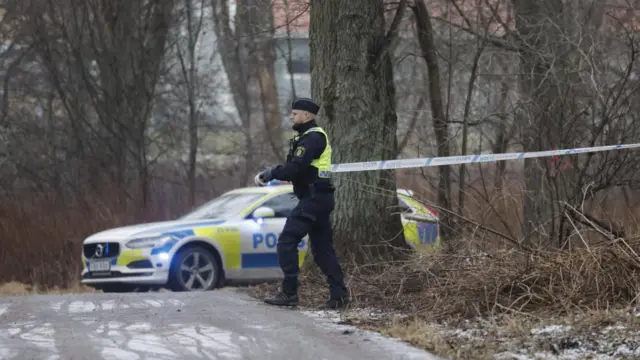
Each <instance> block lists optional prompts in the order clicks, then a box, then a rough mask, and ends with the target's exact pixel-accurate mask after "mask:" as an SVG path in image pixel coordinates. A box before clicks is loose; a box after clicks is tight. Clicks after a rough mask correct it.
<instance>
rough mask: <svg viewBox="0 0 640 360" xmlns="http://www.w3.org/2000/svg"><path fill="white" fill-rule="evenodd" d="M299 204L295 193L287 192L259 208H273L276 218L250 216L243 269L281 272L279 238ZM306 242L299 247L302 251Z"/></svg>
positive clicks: (244, 243)
mask: <svg viewBox="0 0 640 360" xmlns="http://www.w3.org/2000/svg"><path fill="white" fill-rule="evenodd" d="M297 204H298V199H297V198H296V197H295V195H294V194H293V192H286V193H282V194H279V195H276V196H274V197H272V198H270V199H268V200H266V201H265V202H264V203H262V204H261V205H260V206H259V207H269V208H271V209H272V210H273V211H274V213H275V216H274V217H270V218H253V216H252V215H250V219H248V220H247V221H248V222H252V223H251V224H249V225H248V227H247V229H249V231H248V232H247V233H246V235H245V236H246V238H245V239H244V241H243V244H242V246H243V249H242V268H243V269H260V270H269V269H273V270H280V265H279V264H278V254H277V250H278V249H277V244H278V237H279V236H280V233H281V232H282V229H283V228H284V224H285V222H286V221H287V216H289V214H290V213H291V211H292V210H293V208H295V206H296V205H297ZM305 247H306V241H304V240H303V242H302V243H301V244H300V245H299V246H298V248H299V249H300V250H304V249H305Z"/></svg>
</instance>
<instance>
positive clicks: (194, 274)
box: [169, 245, 221, 291]
mask: <svg viewBox="0 0 640 360" xmlns="http://www.w3.org/2000/svg"><path fill="white" fill-rule="evenodd" d="M196 259H197V260H196ZM196 262H197V263H196ZM188 269H190V270H188ZM220 269H221V264H220V261H218V259H217V257H216V256H214V255H213V254H212V253H211V251H209V250H208V249H206V248H204V247H202V246H199V245H195V246H187V247H185V248H183V249H181V250H180V251H178V253H177V254H176V255H175V257H174V261H172V264H171V268H170V270H169V288H170V289H171V290H172V291H209V290H213V289H214V288H216V287H217V286H218V283H219V280H220V274H221V270H220ZM198 275H200V276H199V277H198ZM203 280H204V284H202V281H203Z"/></svg>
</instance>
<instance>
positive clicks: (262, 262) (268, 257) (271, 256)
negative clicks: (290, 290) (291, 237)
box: [242, 252, 280, 269]
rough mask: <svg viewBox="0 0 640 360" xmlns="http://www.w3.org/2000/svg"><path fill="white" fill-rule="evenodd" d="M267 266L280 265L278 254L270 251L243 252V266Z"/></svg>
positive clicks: (250, 267) (253, 267)
mask: <svg viewBox="0 0 640 360" xmlns="http://www.w3.org/2000/svg"><path fill="white" fill-rule="evenodd" d="M266 267H280V265H279V264H278V254H277V253H275V252H268V253H247V254H242V268H243V269H256V268H266Z"/></svg>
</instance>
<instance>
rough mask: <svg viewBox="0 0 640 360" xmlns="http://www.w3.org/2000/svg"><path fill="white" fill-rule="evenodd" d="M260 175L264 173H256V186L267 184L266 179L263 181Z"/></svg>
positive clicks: (254, 180) (254, 179)
mask: <svg viewBox="0 0 640 360" xmlns="http://www.w3.org/2000/svg"><path fill="white" fill-rule="evenodd" d="M260 175H262V173H258V174H256V177H254V178H253V182H254V183H255V184H256V186H265V185H267V182H266V181H262V179H261V178H260Z"/></svg>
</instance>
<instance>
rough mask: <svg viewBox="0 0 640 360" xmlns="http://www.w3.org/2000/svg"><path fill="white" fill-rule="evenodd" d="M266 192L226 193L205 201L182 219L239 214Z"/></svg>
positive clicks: (223, 216)
mask: <svg viewBox="0 0 640 360" xmlns="http://www.w3.org/2000/svg"><path fill="white" fill-rule="evenodd" d="M263 195H264V194H226V195H222V196H220V197H217V198H215V199H213V200H211V201H209V202H208V203H205V204H203V205H201V206H199V207H197V208H196V209H195V210H193V211H191V212H190V213H188V214H186V215H184V216H182V217H181V218H180V220H201V219H213V218H225V217H230V216H233V215H237V214H238V213H240V212H241V211H242V210H244V209H246V208H248V207H249V206H250V205H251V204H253V202H254V201H256V200H258V199H260V198H261V197H262V196H263Z"/></svg>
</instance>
